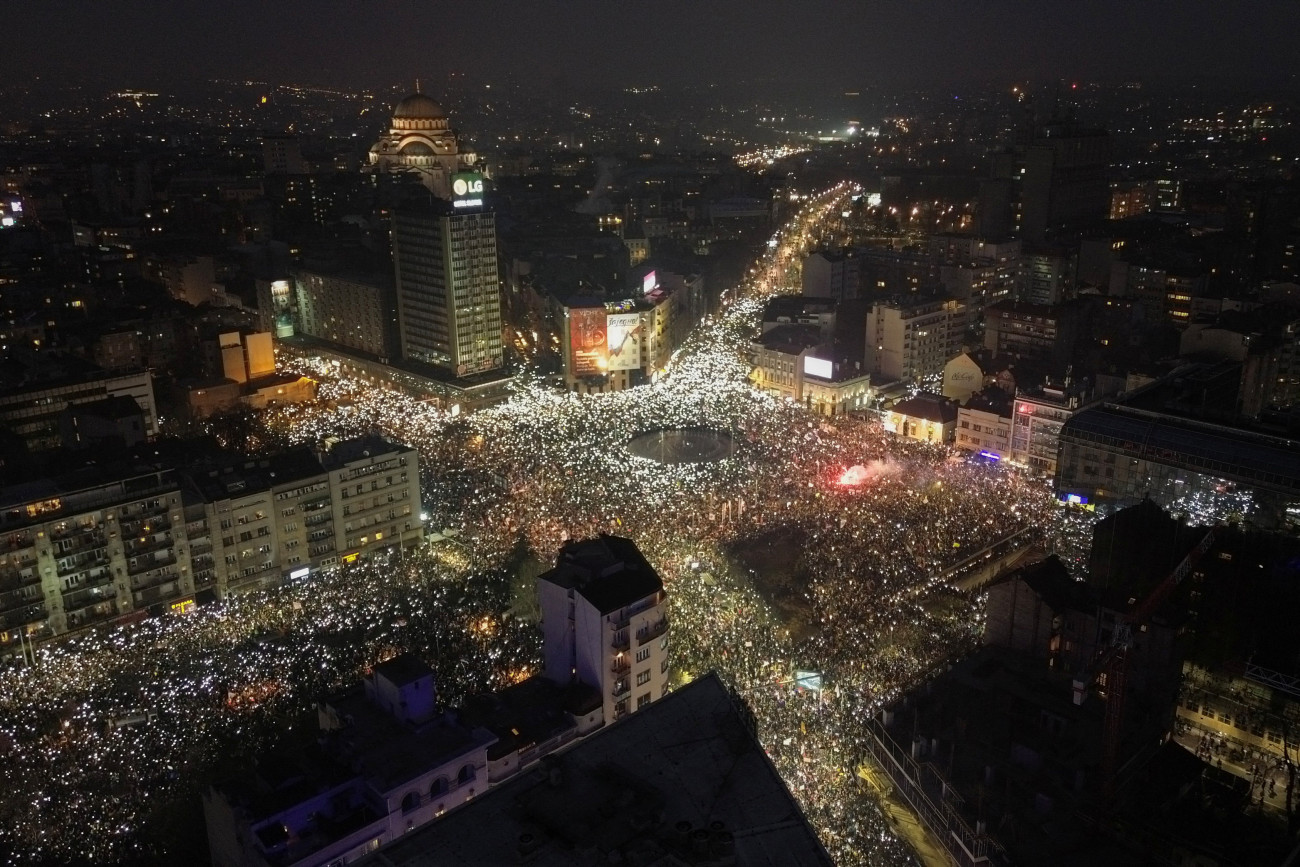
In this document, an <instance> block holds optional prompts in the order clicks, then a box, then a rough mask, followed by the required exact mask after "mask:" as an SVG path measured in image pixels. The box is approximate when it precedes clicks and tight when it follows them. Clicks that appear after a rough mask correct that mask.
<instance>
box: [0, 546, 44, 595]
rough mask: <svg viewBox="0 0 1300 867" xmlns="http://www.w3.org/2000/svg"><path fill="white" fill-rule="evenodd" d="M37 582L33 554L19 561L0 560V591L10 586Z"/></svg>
mask: <svg viewBox="0 0 1300 867" xmlns="http://www.w3.org/2000/svg"><path fill="white" fill-rule="evenodd" d="M39 580H40V578H39V577H38V576H37V574H36V555H35V554H31V555H29V556H25V557H23V558H22V559H21V560H0V590H4V589H5V588H7V587H9V586H10V585H17V584H26V583H27V582H28V581H39Z"/></svg>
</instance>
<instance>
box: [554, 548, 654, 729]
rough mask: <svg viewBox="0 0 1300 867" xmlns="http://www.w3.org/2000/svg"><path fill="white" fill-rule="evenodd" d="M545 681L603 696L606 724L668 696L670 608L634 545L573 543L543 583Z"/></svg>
mask: <svg viewBox="0 0 1300 867" xmlns="http://www.w3.org/2000/svg"><path fill="white" fill-rule="evenodd" d="M537 586H538V596H539V597H540V601H541V608H542V631H543V635H544V642H543V652H544V658H545V665H546V670H545V673H546V676H547V677H548V678H550V679H551V680H553V681H555V682H556V683H559V684H566V683H571V682H574V681H577V682H581V683H585V684H587V685H589V686H592V687H595V688H596V689H597V690H599V692H600V695H601V700H602V703H603V705H604V715H605V720H606V721H607V722H612V721H614V720H617V719H619V718H621V717H624V716H626V715H627V714H629V713H633V712H635V711H637V710H640V709H641V708H643V707H645V706H646V705H648V704H649V703H651V702H652V701H654V700H655V699H658V698H660V697H661V696H663V695H664V694H665V693H667V691H668V635H667V632H668V603H667V599H666V597H665V595H664V585H663V582H662V581H661V580H660V578H659V575H658V573H657V572H655V570H654V568H653V567H652V566H651V565H650V564H649V563H648V562H647V561H646V559H645V557H644V556H642V554H641V552H640V551H639V550H637V547H636V545H635V544H634V543H633V542H632V541H631V540H630V539H624V538H620V537H618V536H604V535H602V536H600V537H599V538H597V539H588V540H585V541H582V542H570V543H569V544H567V545H565V547H564V548H563V549H562V550H561V552H560V556H559V562H558V564H557V565H556V567H555V568H554V569H552V570H551V571H549V572H547V573H546V574H544V575H542V576H541V578H540V579H539V580H538V585H537Z"/></svg>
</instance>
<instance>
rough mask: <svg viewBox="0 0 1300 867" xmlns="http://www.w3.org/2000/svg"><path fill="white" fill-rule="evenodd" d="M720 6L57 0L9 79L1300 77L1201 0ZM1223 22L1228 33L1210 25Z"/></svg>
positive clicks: (34, 25)
mask: <svg viewBox="0 0 1300 867" xmlns="http://www.w3.org/2000/svg"><path fill="white" fill-rule="evenodd" d="M797 8H798V12H797V14H796V13H795V12H794V11H793V9H792V6H791V4H784V3H776V2H774V0H748V2H736V0H713V2H708V3H669V4H662V5H660V6H657V7H631V6H619V5H610V4H602V3H595V2H592V0H572V2H567V3H564V4H559V3H554V2H552V3H531V4H522V3H517V2H516V3H505V2H502V0H486V2H484V3H480V4H479V5H478V6H476V7H475V14H473V15H468V14H461V13H458V12H456V11H454V10H452V9H444V8H440V7H437V6H435V5H433V4H426V5H424V6H422V7H420V8H419V9H416V8H413V7H411V6H398V5H396V4H389V3H383V2H376V3H369V4H363V3H358V2H355V0H353V2H343V0H312V2H307V0H283V2H280V3H275V4H268V3H259V4H253V3H250V2H247V0H234V2H229V3H225V4H202V5H200V4H197V3H194V2H190V0H182V2H176V3H172V4H157V3H143V2H139V0H124V2H115V3H112V4H80V3H71V2H67V0H52V2H44V3H40V4H30V5H23V6H17V7H11V8H9V9H7V10H6V18H7V19H8V20H7V22H6V24H7V26H6V32H7V36H8V39H7V40H6V51H5V52H4V54H3V55H0V75H3V77H4V80H6V81H8V82H10V83H15V84H30V83H33V82H35V81H36V80H37V79H38V78H39V79H40V80H42V81H45V82H49V81H51V80H55V81H58V80H62V81H64V82H66V83H67V84H72V85H81V84H85V85H90V84H111V85H115V86H116V85H131V86H157V87H170V86H175V85H181V84H184V83H186V82H192V81H195V80H201V79H214V78H231V79H241V78H254V79H260V80H265V81H270V82H273V83H287V82H297V83H302V84H309V85H317V86H326V87H328V86H333V87H364V88H374V87H383V86H386V85H391V84H394V83H396V82H400V81H407V80H413V79H414V78H415V77H417V76H419V77H422V78H424V79H425V80H426V81H428V82H429V88H430V89H431V90H437V89H439V87H440V86H441V84H442V83H443V82H445V81H446V79H447V76H448V75H449V74H463V75H466V76H467V77H469V78H470V79H472V80H491V79H493V78H501V79H504V78H513V79H516V80H520V81H523V82H525V83H531V84H533V85H534V86H536V87H540V88H547V87H550V88H555V89H567V88H573V89H584V88H585V87H587V86H589V85H590V84H591V83H592V82H600V83H601V84H606V85H612V86H631V85H638V84H641V85H645V84H661V85H665V86H684V85H690V84H700V85H703V84H709V83H717V84H733V83H739V82H744V81H747V80H761V79H768V80H772V79H775V80H780V81H786V82H789V83H791V84H795V83H799V82H806V83H815V82H819V81H820V82H825V83H826V84H828V85H830V86H840V85H846V86H851V85H858V86H873V85H878V86H881V87H889V88H908V87H925V86H953V87H958V86H961V85H963V84H966V85H971V84H974V83H976V82H990V81H998V80H1001V81H1007V82H1010V81H1035V82H1043V81H1048V80H1057V79H1065V80H1070V79H1077V80H1105V81H1123V80H1129V79H1133V80H1146V81H1154V82H1160V81H1171V80H1197V81H1208V82H1212V81H1215V80H1223V81H1225V83H1228V82H1241V81H1246V80H1250V79H1260V78H1264V77H1271V78H1274V79H1277V78H1278V77H1281V78H1288V77H1290V78H1294V77H1295V76H1297V75H1300V56H1297V55H1296V54H1295V53H1294V51H1293V48H1292V46H1291V44H1290V43H1291V41H1292V39H1293V37H1294V34H1296V33H1300V5H1298V4H1295V3H1289V2H1281V0H1264V2H1255V3H1250V4H1248V5H1247V6H1246V8H1234V9H1232V10H1231V12H1232V14H1231V15H1229V16H1223V15H1222V14H1221V12H1220V10H1221V9H1222V7H1221V5H1220V4H1211V3H1208V2H1204V0H1191V2H1184V3H1177V4H1175V3H1161V2H1152V3H1145V4H1140V5H1136V6H1135V5H1133V4H1127V3H1120V2H1115V0H1100V2H1096V3H1091V4H1087V5H1086V6H1081V5H1079V4H1073V3H1064V2H1053V0H1043V2H1039V3H1035V4H1032V5H1031V4H1021V3H1014V2H1010V0H990V2H987V3H983V4H970V3H958V2H954V0H931V2H924V3H909V2H899V0H889V2H883V3H879V4H876V5H874V6H873V7H872V8H870V9H867V8H852V9H845V8H842V6H841V5H840V4H835V3H828V2H825V0H815V2H811V3H804V4H801V5H800V6H799V7H797ZM1207 21H1213V22H1214V24H1213V26H1208V27H1207V26H1206V25H1205V22H1207Z"/></svg>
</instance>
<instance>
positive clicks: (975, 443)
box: [956, 387, 1011, 460]
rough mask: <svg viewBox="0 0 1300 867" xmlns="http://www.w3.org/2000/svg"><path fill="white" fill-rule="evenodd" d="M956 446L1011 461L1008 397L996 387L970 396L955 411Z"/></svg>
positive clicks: (1009, 398)
mask: <svg viewBox="0 0 1300 867" xmlns="http://www.w3.org/2000/svg"><path fill="white" fill-rule="evenodd" d="M956 446H957V448H959V449H964V450H965V451H969V452H978V453H980V454H983V455H984V456H985V457H988V458H992V459H995V460H1004V459H1010V458H1011V396H1010V395H1009V394H1007V393H1006V392H1004V391H1003V390H1002V389H1000V388H997V387H990V388H987V389H985V390H983V391H981V392H978V393H976V394H974V395H972V396H971V397H970V398H969V399H968V400H967V401H966V404H965V405H964V406H962V407H961V408H960V409H958V410H957V439H956Z"/></svg>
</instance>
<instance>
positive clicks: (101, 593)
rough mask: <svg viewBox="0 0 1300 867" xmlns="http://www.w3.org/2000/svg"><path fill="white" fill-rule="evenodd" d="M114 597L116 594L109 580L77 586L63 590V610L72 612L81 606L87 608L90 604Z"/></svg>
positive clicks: (106, 600)
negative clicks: (73, 588) (86, 585)
mask: <svg viewBox="0 0 1300 867" xmlns="http://www.w3.org/2000/svg"><path fill="white" fill-rule="evenodd" d="M116 598H117V594H116V593H115V592H114V591H113V585H112V583H111V581H109V582H104V583H101V584H94V585H91V586H89V587H78V588H77V589H75V590H64V591H63V610H64V611H67V612H73V611H77V610H79V609H82V608H88V607H90V606H92V605H98V604H100V603H101V602H108V601H111V600H114V599H116Z"/></svg>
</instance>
